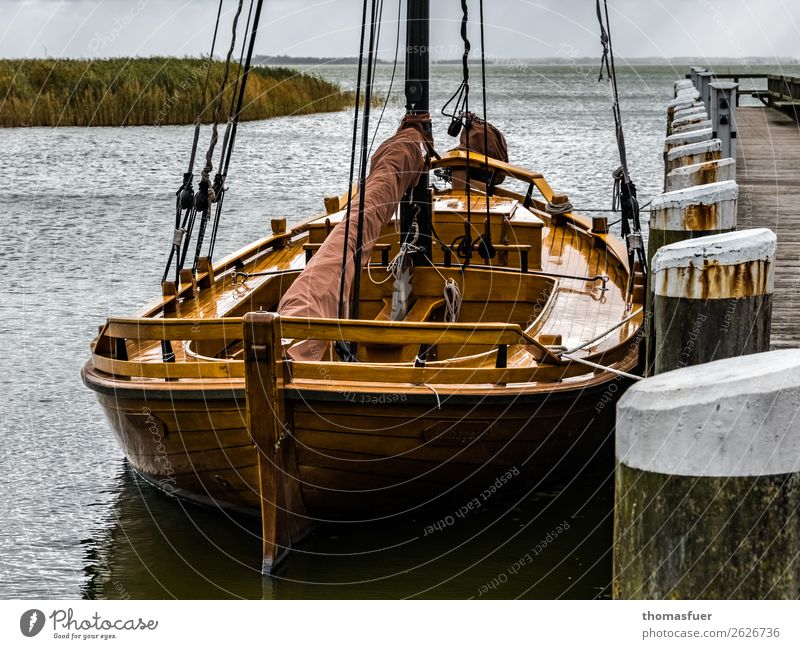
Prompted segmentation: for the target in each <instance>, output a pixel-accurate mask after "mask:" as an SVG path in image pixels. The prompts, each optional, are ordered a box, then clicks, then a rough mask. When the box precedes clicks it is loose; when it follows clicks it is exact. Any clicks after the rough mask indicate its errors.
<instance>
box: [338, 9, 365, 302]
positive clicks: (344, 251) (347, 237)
mask: <svg viewBox="0 0 800 649" xmlns="http://www.w3.org/2000/svg"><path fill="white" fill-rule="evenodd" d="M366 30H367V0H364V4H363V9H362V13H361V41H360V44H359V48H358V73H357V80H356V96H355V100H356V105H355V108H354V109H353V141H352V144H351V147H350V176H349V180H348V183H347V210H346V212H345V215H344V246H342V279H341V281H340V282H339V310H338V313H339V318H344V297H345V296H344V278H345V273H346V272H347V257H348V252H349V250H350V212H351V209H352V205H353V176H354V175H355V165H356V142H357V140H358V111H359V106H360V103H361V75H362V69H363V64H364V36H365V33H366Z"/></svg>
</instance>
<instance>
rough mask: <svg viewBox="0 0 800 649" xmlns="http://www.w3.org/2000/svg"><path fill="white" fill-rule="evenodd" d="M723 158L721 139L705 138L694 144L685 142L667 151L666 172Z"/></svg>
mask: <svg viewBox="0 0 800 649" xmlns="http://www.w3.org/2000/svg"><path fill="white" fill-rule="evenodd" d="M720 158H722V142H721V141H720V140H704V141H702V142H694V143H692V144H684V145H682V146H676V147H674V148H672V149H670V151H669V153H667V164H666V173H667V174H669V172H670V171H672V170H673V169H677V168H678V167H686V166H688V165H693V164H699V163H701V162H708V161H709V160H719V159H720Z"/></svg>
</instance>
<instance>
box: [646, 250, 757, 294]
mask: <svg viewBox="0 0 800 649" xmlns="http://www.w3.org/2000/svg"><path fill="white" fill-rule="evenodd" d="M771 273H772V261H771V260H769V259H757V260H753V261H745V262H741V263H739V264H729V265H725V264H721V263H720V262H719V261H718V260H707V261H706V262H705V263H704V264H703V266H702V268H701V267H699V266H696V265H694V264H689V265H688V266H686V267H684V268H667V269H664V270H662V271H659V272H658V273H657V274H656V277H655V286H654V288H655V293H656V294H657V295H663V296H667V297H678V298H686V299H690V300H724V299H731V298H732V299H741V298H747V297H756V296H760V295H767V294H770V293H772V284H771V281H770V275H771Z"/></svg>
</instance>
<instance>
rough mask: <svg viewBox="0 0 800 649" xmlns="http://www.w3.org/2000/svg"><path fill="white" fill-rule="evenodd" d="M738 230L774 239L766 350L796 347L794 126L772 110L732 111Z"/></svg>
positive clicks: (798, 222)
mask: <svg viewBox="0 0 800 649" xmlns="http://www.w3.org/2000/svg"><path fill="white" fill-rule="evenodd" d="M736 126H737V130H738V133H737V145H736V147H737V148H736V166H737V172H736V180H737V181H738V183H739V207H738V227H739V229H744V228H756V227H758V228H769V229H771V230H772V231H773V232H775V233H776V234H777V235H778V253H777V267H776V273H775V294H774V303H773V314H772V347H773V348H784V347H800V125H798V123H797V122H795V121H794V120H793V119H792V118H791V117H789V116H787V115H786V114H784V113H782V112H779V111H778V110H775V109H772V108H761V107H743V106H740V107H739V108H737V109H736Z"/></svg>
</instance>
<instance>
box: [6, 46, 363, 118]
mask: <svg viewBox="0 0 800 649" xmlns="http://www.w3.org/2000/svg"><path fill="white" fill-rule="evenodd" d="M224 69H225V64H224V63H223V62H221V61H214V63H213V64H212V66H211V69H210V72H209V75H208V78H209V80H208V84H207V88H206V92H205V100H204V93H203V86H204V83H205V79H206V73H207V70H208V61H207V60H206V59H201V58H168V57H151V58H142V59H123V58H119V59H102V60H79V59H0V127H21V126H22V127H24V126H161V125H167V124H191V123H193V122H194V121H195V119H196V118H197V116H198V113H199V112H201V109H202V114H201V120H202V121H204V122H210V121H212V120H213V118H214V110H215V107H216V102H215V101H214V98H215V97H216V96H217V95H218V93H219V88H220V84H221V82H222V80H223V76H224ZM240 73H241V70H240V69H239V67H238V65H236V64H232V65H231V68H230V72H229V77H228V80H229V83H228V84H227V85H226V90H225V93H224V96H223V98H222V101H221V102H220V111H219V117H220V121H223V122H224V121H226V120H227V119H228V111H229V110H230V106H231V104H232V102H231V100H232V98H233V93H234V87H233V85H234V82H235V81H236V79H237V77H238V76H239V75H240ZM3 98H4V99H3ZM352 102H353V94H352V93H351V92H348V91H345V90H344V89H342V87H341V86H339V85H337V84H335V83H331V82H329V81H325V80H324V79H321V78H320V77H318V76H316V75H312V74H308V73H306V72H301V71H297V70H292V69H289V68H286V67H254V68H253V69H252V71H251V73H250V77H249V79H248V83H247V88H246V92H245V101H244V108H243V110H242V114H241V116H240V119H241V120H242V121H248V120H258V119H268V118H272V117H282V116H286V115H302V114H309V113H319V112H332V111H339V110H343V109H345V108H347V107H348V106H349V105H351V104H352Z"/></svg>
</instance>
